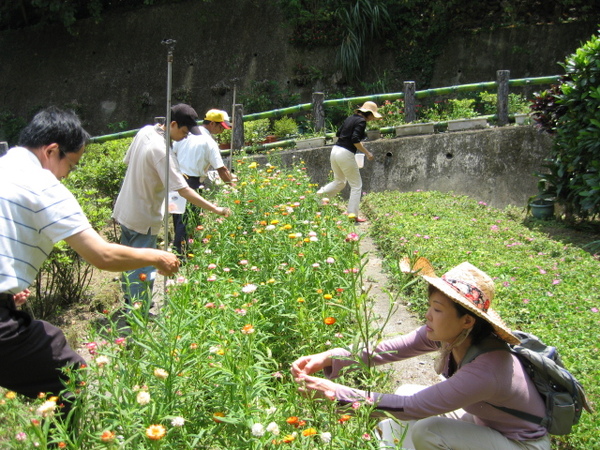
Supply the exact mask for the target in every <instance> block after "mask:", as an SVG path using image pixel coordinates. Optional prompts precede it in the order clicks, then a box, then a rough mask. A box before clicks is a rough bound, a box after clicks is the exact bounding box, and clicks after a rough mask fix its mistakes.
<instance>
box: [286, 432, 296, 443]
mask: <svg viewBox="0 0 600 450" xmlns="http://www.w3.org/2000/svg"><path fill="white" fill-rule="evenodd" d="M295 439H296V436H294V435H293V434H288V435H286V436H284V438H283V442H285V443H286V444H289V443H290V442H294V440H295Z"/></svg>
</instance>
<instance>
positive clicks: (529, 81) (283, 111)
mask: <svg viewBox="0 0 600 450" xmlns="http://www.w3.org/2000/svg"><path fill="white" fill-rule="evenodd" d="M561 77H562V75H551V76H546V77H534V78H517V79H514V80H508V85H509V86H510V87H522V86H538V85H544V84H553V83H557V82H559V81H560V79H561ZM497 86H498V83H497V82H495V81H487V82H482V83H472V84H462V85H458V86H447V87H441V88H434V89H425V90H422V91H416V92H415V98H419V99H421V98H427V97H432V96H437V95H452V94H455V93H458V92H471V91H481V90H485V89H494V88H496V87H497ZM399 98H404V93H403V92H395V93H390V94H377V95H363V96H360V97H347V98H336V99H331V100H324V101H323V104H324V105H325V106H337V105H344V104H347V103H355V104H359V103H363V102H366V101H374V102H381V101H386V100H397V99H399ZM311 108H312V103H302V104H299V105H295V106H289V107H287V108H279V109H273V110H270V111H264V112H260V113H253V114H246V115H244V116H243V117H242V120H243V121H244V122H248V121H251V120H258V119H272V118H275V117H281V116H285V115H287V114H295V113H298V112H302V111H308V110H310V109H311ZM139 130H140V129H139V128H138V129H135V130H129V131H122V132H120V133H114V134H107V135H104V136H95V137H93V138H92V139H91V140H90V142H94V143H102V142H107V141H112V140H115V139H123V138H128V137H133V136H135V134H136V133H137V132H138V131H139ZM265 145H267V144H265Z"/></svg>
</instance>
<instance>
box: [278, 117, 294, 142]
mask: <svg viewBox="0 0 600 450" xmlns="http://www.w3.org/2000/svg"><path fill="white" fill-rule="evenodd" d="M273 133H274V134H275V136H277V137H278V138H279V139H283V138H285V137H290V136H294V135H295V134H297V133H298V124H297V123H296V121H295V120H294V119H292V118H291V117H282V118H281V119H278V120H276V121H275V122H273Z"/></svg>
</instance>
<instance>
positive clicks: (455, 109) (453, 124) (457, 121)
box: [448, 98, 488, 131]
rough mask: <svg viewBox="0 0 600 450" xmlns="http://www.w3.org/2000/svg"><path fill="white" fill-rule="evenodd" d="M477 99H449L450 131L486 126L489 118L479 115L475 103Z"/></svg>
mask: <svg viewBox="0 0 600 450" xmlns="http://www.w3.org/2000/svg"><path fill="white" fill-rule="evenodd" d="M474 103H475V100H473V99H469V98H465V99H450V100H448V105H449V111H448V131H460V130H470V129H475V128H486V127H487V126H488V123H487V120H486V119H484V118H482V117H477V112H476V111H475V109H474V107H473V104H474Z"/></svg>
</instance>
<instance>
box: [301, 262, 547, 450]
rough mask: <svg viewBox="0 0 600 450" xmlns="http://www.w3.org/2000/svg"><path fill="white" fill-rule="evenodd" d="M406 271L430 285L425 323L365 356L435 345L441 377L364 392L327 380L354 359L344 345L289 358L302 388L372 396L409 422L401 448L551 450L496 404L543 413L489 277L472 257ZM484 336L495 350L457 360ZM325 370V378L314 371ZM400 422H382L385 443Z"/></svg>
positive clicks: (344, 399)
mask: <svg viewBox="0 0 600 450" xmlns="http://www.w3.org/2000/svg"><path fill="white" fill-rule="evenodd" d="M402 266H403V267H402V269H403V271H405V272H413V273H417V274H418V275H420V276H422V277H423V278H424V279H425V280H426V281H427V283H429V309H428V310H427V314H426V315H425V319H426V324H425V325H424V326H422V327H420V328H418V329H417V330H415V331H413V332H412V333H409V334H406V335H404V336H399V337H397V338H394V339H390V340H387V341H384V342H382V343H380V344H379V345H377V347H376V348H375V349H374V350H373V351H372V353H371V354H370V355H368V354H367V353H366V351H365V352H363V355H362V356H361V359H363V360H364V361H366V360H368V359H369V357H370V360H371V363H372V364H375V365H379V364H385V363H390V362H394V361H399V360H403V359H407V358H411V357H413V356H417V355H421V354H424V353H427V352H433V351H440V355H439V358H438V360H437V363H436V371H437V372H438V373H439V374H441V375H442V376H443V381H440V382H439V383H437V384H434V385H433V386H429V387H424V386H419V387H416V386H414V385H404V386H401V387H400V388H399V389H398V390H397V391H396V393H395V394H380V393H374V392H371V393H368V392H366V391H363V390H359V389H353V388H350V387H348V386H344V385H341V384H338V383H335V382H333V381H331V379H332V378H336V377H337V376H339V374H340V370H341V369H343V368H344V367H347V366H351V365H355V364H356V362H354V361H352V360H351V359H349V358H348V357H349V356H351V353H350V352H349V351H347V350H344V349H340V348H338V349H333V350H329V351H326V352H323V353H318V354H315V355H309V356H303V357H301V358H299V359H298V360H296V361H295V362H294V363H293V364H292V374H293V375H294V377H295V379H296V382H297V383H298V384H299V385H300V388H299V390H300V391H301V392H303V393H311V394H315V395H317V396H321V397H327V398H330V399H332V400H337V401H338V402H339V403H340V404H352V403H354V402H357V401H359V402H360V401H372V402H374V404H375V406H376V410H377V411H379V412H382V411H383V412H387V413H389V414H391V415H392V416H394V417H395V418H396V419H399V420H400V421H403V422H405V423H404V425H408V432H407V435H406V438H405V439H404V442H403V443H402V447H403V448H414V449H418V450H420V449H434V448H445V449H460V450H468V449H473V450H474V449H477V450H479V449H482V448H490V449H491V448H493V449H536V450H541V449H545V450H549V449H550V436H549V434H548V432H547V430H546V429H545V428H544V427H542V426H540V425H537V424H534V423H532V422H528V421H526V420H523V419H520V418H517V417H516V416H513V415H511V414H508V413H506V412H503V411H501V410H499V409H498V408H496V407H494V406H493V405H495V406H501V407H507V408H511V409H515V410H519V411H523V412H526V413H529V414H532V415H535V416H541V417H543V416H544V414H545V407H544V402H543V400H542V398H541V396H540V394H539V393H538V391H537V390H536V388H535V386H534V384H533V382H532V381H531V379H530V377H529V375H527V373H526V372H525V369H524V368H523V366H522V365H521V363H520V362H519V360H518V359H517V357H516V356H514V355H513V354H512V353H510V352H507V351H504V349H503V348H502V347H505V343H510V344H513V343H518V342H519V339H518V338H517V337H516V336H515V335H514V334H513V333H512V332H511V330H510V329H509V328H508V327H507V326H506V325H505V324H504V322H503V321H502V319H501V318H500V317H499V316H498V314H497V313H496V312H495V311H494V310H493V309H492V308H491V303H492V301H493V298H494V282H493V281H492V279H491V278H490V277H489V276H488V275H487V274H486V273H484V272H482V271H481V270H479V269H478V268H476V267H475V266H473V265H471V264H469V263H466V262H465V263H462V264H460V265H458V266H456V267H455V268H453V269H451V270H450V271H448V272H447V273H446V274H445V275H443V276H442V277H438V276H436V274H435V272H434V270H433V268H432V266H431V264H430V263H429V261H427V260H426V259H425V258H419V259H418V260H417V261H416V263H415V264H414V265H413V267H412V268H411V267H410V265H409V263H408V260H404V261H403V262H402ZM484 341H486V344H485V346H486V348H489V344H491V345H494V346H495V345H497V348H498V350H492V351H488V352H486V353H482V354H480V355H479V356H477V358H475V359H474V360H472V361H471V362H469V363H467V364H465V365H464V366H461V362H462V360H463V358H464V357H465V355H466V354H467V351H468V350H469V348H471V347H474V346H479V345H481V344H482V342H484ZM319 370H323V371H324V372H325V375H326V376H327V377H328V378H329V379H325V378H318V377H314V376H312V374H313V373H315V372H317V371H319ZM402 428H403V427H400V426H399V425H398V424H396V423H395V422H394V421H391V420H389V419H388V420H386V421H383V422H381V423H380V429H381V431H382V434H383V436H382V442H381V445H382V447H383V448H386V446H388V445H389V446H390V447H389V448H396V446H395V443H394V442H395V439H396V442H398V441H399V440H401V439H402V438H401V437H402Z"/></svg>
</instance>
